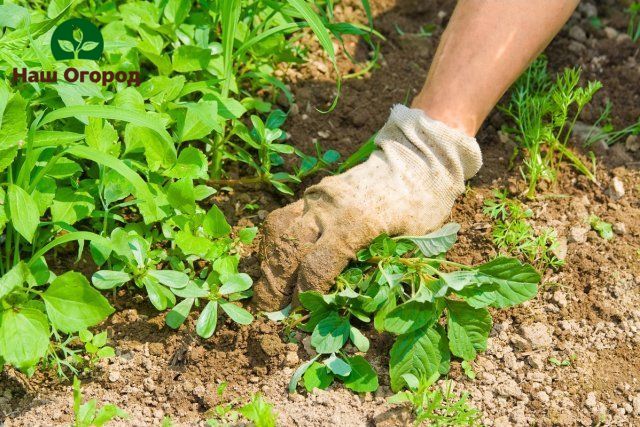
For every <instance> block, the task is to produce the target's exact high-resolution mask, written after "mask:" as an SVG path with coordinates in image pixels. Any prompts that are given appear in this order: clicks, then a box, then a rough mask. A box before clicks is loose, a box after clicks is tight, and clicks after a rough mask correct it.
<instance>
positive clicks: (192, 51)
mask: <svg viewBox="0 0 640 427" xmlns="http://www.w3.org/2000/svg"><path fill="white" fill-rule="evenodd" d="M210 59H211V50H210V49H203V48H200V47H198V46H189V45H182V46H179V47H178V48H177V49H176V50H175V51H174V52H173V61H172V62H173V69H174V71H177V72H179V73H188V72H191V71H200V70H204V69H206V68H207V65H209V60H210Z"/></svg>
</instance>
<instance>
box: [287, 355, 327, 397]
mask: <svg viewBox="0 0 640 427" xmlns="http://www.w3.org/2000/svg"><path fill="white" fill-rule="evenodd" d="M318 357H320V355H319V354H316V355H315V356H314V357H313V358H312V359H311V360H309V361H307V362H304V363H303V364H302V365H300V366H299V367H298V369H296V370H295V372H294V373H293V375H292V376H291V381H289V387H288V390H289V393H293V392H295V391H296V387H297V386H298V381H300V378H302V375H304V373H305V372H306V371H307V369H309V367H310V366H311V365H313V363H314V362H315V361H316V360H318Z"/></svg>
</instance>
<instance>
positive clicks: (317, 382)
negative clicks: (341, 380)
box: [303, 362, 334, 391]
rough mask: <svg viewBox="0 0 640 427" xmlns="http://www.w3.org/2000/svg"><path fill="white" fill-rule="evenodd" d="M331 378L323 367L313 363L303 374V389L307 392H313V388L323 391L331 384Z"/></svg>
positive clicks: (330, 374) (327, 370)
mask: <svg viewBox="0 0 640 427" xmlns="http://www.w3.org/2000/svg"><path fill="white" fill-rule="evenodd" d="M333 378H334V377H333V374H332V373H331V372H330V371H329V369H328V368H327V367H326V366H325V365H323V364H321V363H318V362H313V363H312V364H311V366H309V368H308V369H307V370H306V372H305V373H304V376H303V384H304V388H306V389H307V391H313V389H314V388H319V389H321V390H325V389H326V388H327V387H329V386H330V385H331V384H332V383H333Z"/></svg>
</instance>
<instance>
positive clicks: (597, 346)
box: [0, 0, 640, 426]
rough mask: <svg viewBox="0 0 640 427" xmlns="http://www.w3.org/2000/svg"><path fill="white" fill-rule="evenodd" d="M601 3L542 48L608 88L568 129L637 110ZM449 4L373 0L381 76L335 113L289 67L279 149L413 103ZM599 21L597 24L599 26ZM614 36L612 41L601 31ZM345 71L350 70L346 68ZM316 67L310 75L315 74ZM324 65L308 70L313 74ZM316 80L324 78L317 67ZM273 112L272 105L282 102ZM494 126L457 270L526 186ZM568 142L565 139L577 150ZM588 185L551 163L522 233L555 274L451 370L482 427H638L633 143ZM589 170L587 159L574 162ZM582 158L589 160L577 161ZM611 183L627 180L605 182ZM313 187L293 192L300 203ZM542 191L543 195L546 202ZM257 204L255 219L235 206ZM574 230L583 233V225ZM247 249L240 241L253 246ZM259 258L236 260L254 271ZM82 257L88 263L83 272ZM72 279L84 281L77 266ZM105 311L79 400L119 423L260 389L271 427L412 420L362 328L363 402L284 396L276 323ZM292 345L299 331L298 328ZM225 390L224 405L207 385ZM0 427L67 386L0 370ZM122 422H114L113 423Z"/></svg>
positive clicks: (625, 41)
mask: <svg viewBox="0 0 640 427" xmlns="http://www.w3.org/2000/svg"><path fill="white" fill-rule="evenodd" d="M602 3H605V4H598V6H597V15H596V16H597V17H599V19H600V20H601V23H602V24H603V28H596V27H594V26H593V25H592V24H591V23H590V22H592V21H590V18H592V17H593V10H594V8H595V6H593V4H591V3H585V4H583V5H582V6H581V7H580V8H579V11H578V12H576V13H575V14H574V16H573V18H572V19H571V21H570V22H569V23H568V24H567V25H566V26H565V28H564V29H563V31H562V32H561V34H560V35H559V36H558V37H557V38H556V39H555V40H554V41H553V43H552V45H551V46H550V47H549V48H548V49H547V51H546V55H547V57H548V60H549V64H550V68H551V70H552V71H554V72H556V71H560V70H562V69H563V68H564V67H566V66H570V67H572V66H576V65H579V66H581V67H582V69H583V78H584V79H588V80H594V79H597V80H600V81H601V82H602V83H603V89H602V90H601V91H600V92H598V93H597V95H596V97H595V98H594V101H593V102H592V103H591V104H590V107H588V108H587V109H586V110H585V111H584V112H583V114H582V115H581V117H580V121H582V122H584V123H588V124H591V123H593V122H594V121H595V120H596V119H597V118H598V116H599V112H600V111H601V109H602V107H603V106H604V103H605V100H607V99H609V100H610V101H611V102H612V103H613V109H612V114H611V117H612V122H613V125H614V126H616V128H622V127H625V126H628V125H630V124H632V123H634V122H635V121H636V120H637V119H638V117H639V116H640V86H639V85H638V82H640V64H639V62H638V60H639V58H638V55H639V52H640V44H638V43H637V42H636V43H633V42H632V41H631V40H630V39H629V38H628V37H625V36H624V34H625V31H626V25H627V21H626V17H625V15H624V14H623V13H622V12H621V11H622V10H623V8H622V7H621V6H620V4H619V2H612V1H608V2H602ZM348 5H349V3H348V2H347V5H346V6H345V5H344V4H343V5H339V6H338V9H339V10H338V11H337V12H336V13H337V14H339V15H340V18H341V19H344V20H362V13H361V12H358V11H357V9H355V8H353V9H352V8H351V7H350V6H348ZM453 5H454V2H453V1H437V2H436V1H434V2H427V1H424V0H406V1H405V0H398V1H396V2H392V1H388V0H382V1H373V2H372V6H373V11H374V15H375V21H374V24H375V28H376V29H377V30H378V31H380V32H381V33H382V34H383V35H384V36H385V37H386V40H385V41H383V42H382V43H381V58H380V60H379V67H377V68H374V69H373V70H372V71H371V72H370V73H367V74H366V75H365V76H364V77H362V78H360V79H351V80H346V81H345V82H344V83H343V85H342V93H341V97H340V101H339V103H338V105H337V107H336V108H335V110H334V111H332V112H331V113H328V114H322V113H320V112H318V111H317V110H316V107H317V108H319V109H324V108H326V107H327V106H328V105H329V104H330V103H331V101H332V99H333V97H334V93H335V90H336V87H335V84H334V83H333V82H332V81H331V79H330V74H331V71H330V67H327V66H326V65H324V64H322V65H321V66H318V65H317V63H318V62H320V61H321V60H322V55H320V54H318V55H315V54H313V53H312V58H311V61H310V63H309V64H307V65H305V66H304V67H302V68H301V69H298V70H297V71H295V72H293V71H289V72H287V73H286V74H287V75H288V76H289V79H290V85H291V88H292V92H293V94H294V96H295V99H296V104H297V105H296V107H294V108H293V109H292V114H291V117H290V118H289V120H288V121H287V123H286V125H285V129H286V131H287V132H288V133H289V134H290V140H289V142H291V143H293V144H294V145H296V146H297V147H300V148H301V149H303V151H306V152H308V151H311V150H312V149H313V144H314V141H315V140H317V141H319V142H320V143H321V144H322V147H323V148H324V149H329V148H332V149H335V150H337V151H339V152H340V153H341V154H342V155H343V156H347V155H349V154H351V153H353V152H354V151H355V150H356V149H357V148H358V147H359V146H360V145H361V144H362V142H363V141H365V140H366V139H368V138H369V137H370V136H371V134H372V133H373V132H375V131H376V130H377V129H379V128H380V126H381V125H382V124H383V123H384V121H385V119H386V118H387V115H388V111H389V108H390V107H391V105H392V104H394V103H402V102H404V101H405V99H407V98H411V97H412V96H413V95H415V94H416V93H417V90H418V89H419V88H420V86H421V85H422V83H423V80H424V76H425V75H426V70H427V68H428V65H429V63H430V60H431V57H432V56H433V53H434V50H435V47H436V44H437V40H438V35H439V34H440V32H441V31H442V28H443V25H444V24H446V21H447V17H448V16H450V14H451V11H452V8H453ZM431 23H433V24H436V29H435V31H434V34H433V35H431V36H425V35H424V34H420V32H421V28H422V27H423V26H424V25H426V24H431ZM604 27H606V29H605V28H604ZM614 31H615V32H614ZM347 47H348V48H350V49H353V53H354V54H355V56H356V58H362V57H364V58H366V57H367V54H368V53H367V49H368V47H365V46H364V45H361V44H357V43H355V42H354V43H352V44H351V45H349V44H347ZM346 63H347V61H346V60H345V61H342V62H341V63H340V67H341V69H342V70H344V71H348V67H349V66H350V65H346ZM314 64H315V65H314ZM318 70H320V72H318ZM322 70H326V73H325V72H323V71H322ZM284 102H285V101H283V103H284ZM505 121H506V118H505V117H504V116H503V114H502V113H500V112H498V111H494V112H493V113H492V114H491V116H490V118H489V119H488V120H487V122H486V123H485V125H484V126H483V128H482V130H481V132H480V134H479V136H478V140H479V142H480V145H481V147H482V152H483V158H484V166H483V168H482V169H481V170H480V172H479V174H478V175H477V176H476V177H475V178H474V179H472V180H471V183H470V186H469V189H468V190H467V191H466V193H465V194H464V196H462V197H460V198H459V199H458V201H457V203H456V206H455V209H454V212H453V214H452V218H451V220H452V221H455V222H457V223H459V224H460V225H461V231H460V237H459V241H458V244H457V245H456V246H454V248H453V250H452V251H451V252H450V259H451V260H453V261H457V262H461V263H466V264H478V263H482V262H486V261H487V260H489V259H491V258H492V257H494V256H495V255H496V254H497V252H496V248H495V246H494V244H493V242H492V240H491V230H492V223H491V221H490V218H489V217H488V216H486V215H485V214H484V213H483V203H484V201H485V200H488V199H490V198H491V197H492V191H493V189H503V188H505V189H507V191H508V192H509V194H511V195H516V194H519V193H520V192H521V191H522V190H523V189H525V187H523V185H524V184H523V183H522V182H521V179H520V175H519V172H518V171H517V170H513V169H512V170H509V159H510V157H511V153H512V151H513V143H512V142H511V141H510V140H509V138H508V137H505V136H504V135H501V134H499V130H500V128H501V126H502V125H503V124H504V123H505ZM575 142H576V146H579V145H580V144H579V140H578V138H575ZM595 151H596V155H597V165H598V168H597V180H598V182H597V183H592V182H590V181H589V180H588V179H586V177H584V176H582V175H580V174H579V173H578V172H576V171H575V170H574V169H573V168H570V167H568V166H566V167H564V166H563V169H562V171H561V173H560V174H559V176H558V180H557V183H556V186H555V187H551V188H548V189H547V191H546V192H545V193H544V194H545V195H546V196H547V197H540V198H539V199H538V200H536V201H533V202H527V205H528V207H529V208H531V209H532V211H533V213H534V215H533V218H532V220H531V221H532V223H533V224H534V227H536V228H537V227H540V228H541V227H551V228H553V229H555V230H556V232H557V235H558V236H559V242H560V248H559V250H558V252H559V254H558V256H559V257H560V258H563V259H565V265H564V266H563V267H561V268H560V269H559V270H557V271H553V270H551V269H549V270H547V271H546V272H543V281H542V286H541V287H540V292H539V294H538V296H537V297H536V298H535V299H534V300H532V301H529V302H526V303H524V304H523V305H520V306H517V307H515V308H512V309H508V310H501V311H495V312H493V313H492V314H493V315H494V327H493V330H492V332H491V335H490V338H489V342H488V348H487V351H486V353H481V354H480V355H479V356H478V359H477V360H476V361H475V362H474V364H473V366H474V369H475V372H476V378H475V379H474V380H471V379H469V378H467V377H465V376H464V374H463V373H462V370H461V368H460V364H459V363H458V362H454V363H452V371H451V373H450V375H449V377H450V378H451V379H452V380H453V382H454V385H455V390H456V391H457V392H462V391H467V392H468V393H469V394H470V402H471V404H472V405H473V406H475V407H476V408H477V409H478V410H479V411H480V412H481V414H482V422H483V424H485V425H489V426H490V425H496V426H507V425H519V426H527V425H534V424H538V425H567V426H568V425H575V424H576V423H577V424H580V425H592V424H593V425H595V424H598V423H599V422H602V423H604V424H606V425H635V424H638V423H640V356H638V355H636V349H637V347H638V345H639V344H640V334H639V333H638V330H639V329H640V310H639V309H638V307H640V252H639V251H640V198H639V197H638V196H639V193H640V172H639V171H640V150H639V149H637V146H633V143H632V142H630V143H628V144H626V145H625V141H622V142H619V143H617V144H615V145H612V146H611V147H606V146H604V145H603V146H599V147H596V149H595ZM584 159H587V157H586V154H585V157H584ZM585 161H588V160H585ZM614 178H615V179H616V180H619V181H620V182H621V183H622V187H623V188H624V194H623V195H622V194H620V192H619V187H617V189H615V188H613V187H614V185H613V181H614ZM318 179H319V176H315V177H313V178H311V179H307V180H305V181H304V183H303V185H301V186H299V187H297V188H296V189H295V191H296V193H297V194H298V195H300V194H301V193H302V191H303V190H304V188H305V187H306V186H308V185H310V184H312V183H313V182H315V181H317V180H318ZM553 195H555V196H553ZM294 199H295V198H294V197H287V196H282V195H281V194H277V193H275V192H273V191H268V190H263V189H258V188H237V189H235V190H234V191H232V192H224V191H223V192H221V193H220V194H219V195H217V196H216V199H215V201H216V203H217V204H218V205H219V206H220V207H221V209H222V210H223V211H224V213H225V214H226V216H227V218H228V220H229V222H230V223H232V224H236V223H237V224H239V225H242V226H250V225H259V224H260V223H261V222H262V220H263V219H264V217H265V215H266V213H267V212H268V211H271V210H273V209H275V208H277V207H280V206H283V205H285V204H287V203H289V202H291V201H293V200H294ZM247 203H255V204H257V205H259V206H260V209H259V210H258V211H257V212H254V213H247V212H246V211H243V210H242V209H241V208H240V206H244V205H246V204H247ZM590 214H594V215H597V216H599V217H600V218H602V219H603V220H605V221H607V222H609V223H611V224H613V225H614V229H615V231H616V235H615V237H614V238H613V239H611V240H605V239H603V238H601V237H600V236H599V235H598V234H597V233H596V231H594V230H591V229H590V227H589V226H588V224H587V223H585V218H587V217H588V216H589V215H590ZM583 229H585V230H583ZM252 248H253V247H252ZM254 249H255V248H253V249H252V250H251V251H250V252H249V253H246V254H245V259H243V261H242V263H241V265H242V266H243V267H242V268H243V269H244V270H243V271H246V272H247V273H249V274H250V275H252V276H254V277H255V276H257V275H259V271H258V265H257V262H256V259H255V250H254ZM82 263H85V264H86V265H83V264H82ZM75 269H76V270H79V271H83V272H86V273H87V274H91V272H92V267H91V265H90V261H89V260H88V259H83V260H82V261H81V264H80V266H79V267H78V266H76V267H75ZM110 301H111V303H112V304H113V305H114V307H115V308H116V311H115V313H114V314H113V315H112V316H111V317H110V319H109V320H108V321H107V322H106V330H107V331H108V332H109V337H110V345H111V346H113V347H114V348H115V349H116V357H114V358H110V359H103V360H101V361H99V362H98V364H97V366H96V367H95V368H94V369H93V370H92V371H90V372H88V373H87V374H86V375H84V376H83V377H82V381H83V392H84V394H85V396H86V397H87V398H96V399H98V401H99V402H101V403H105V402H110V403H115V404H117V405H118V406H119V407H120V408H122V409H123V410H125V411H126V412H127V413H128V414H129V415H130V417H131V418H130V419H129V421H126V422H122V421H121V422H120V423H122V424H123V425H124V424H127V425H129V424H131V425H151V424H153V425H159V424H160V423H161V422H162V420H163V418H165V417H169V418H170V419H171V421H172V422H173V423H174V424H175V425H196V424H204V421H205V420H206V419H207V418H208V414H210V413H211V411H215V408H216V407H217V406H219V405H224V404H225V403H228V402H230V401H232V400H234V399H237V401H239V402H246V401H247V400H248V399H249V397H250V396H251V395H252V394H253V393H255V392H261V393H262V395H263V396H264V398H265V400H267V401H268V402H270V403H272V404H274V405H275V410H276V412H278V414H279V416H278V420H279V422H280V423H281V424H282V425H300V426H329V425H341V426H367V425H381V426H395V425H403V424H405V423H408V422H410V419H411V415H410V413H409V412H407V411H405V410H403V409H400V408H398V407H394V406H393V405H389V404H388V403H386V398H387V397H389V396H391V395H392V394H393V393H392V392H391V390H390V388H389V384H388V382H389V380H388V372H387V371H386V370H387V366H388V354H389V348H390V346H391V344H392V341H391V340H390V339H389V338H388V337H387V336H385V335H377V334H371V335H370V338H371V339H372V346H371V350H369V353H368V358H369V360H370V361H371V362H372V364H373V365H374V367H375V368H376V369H377V370H378V373H379V378H380V383H381V387H380V388H379V389H378V390H377V391H376V392H375V393H373V394H371V393H366V394H361V395H358V394H355V393H353V392H351V391H349V390H347V389H345V388H344V387H342V386H341V385H339V384H336V385H334V386H332V387H331V388H330V389H329V390H326V391H323V390H317V389H316V390H315V391H314V392H311V393H308V394H307V393H298V394H289V393H288V392H287V384H288V382H289V380H290V378H291V375H292V374H293V372H294V370H295V369H296V368H297V367H298V366H299V365H300V363H302V362H303V361H306V360H309V359H310V357H311V354H310V351H312V350H311V349H310V347H309V346H308V345H302V344H301V345H298V344H295V343H291V342H287V340H286V339H285V336H284V334H283V328H282V326H281V325H279V324H277V323H274V322H271V321H269V320H267V319H265V318H264V317H258V318H257V320H256V321H255V322H254V323H252V324H251V325H248V326H239V325H237V324H236V323H233V322H231V321H230V320H229V319H226V321H225V322H224V324H220V325H219V329H218V331H217V332H216V334H215V335H214V336H213V337H211V338H209V339H206V340H204V339H202V338H200V337H198V336H197V335H196V334H195V331H194V329H195V321H196V319H197V316H195V315H194V314H193V313H192V315H191V316H190V317H189V318H188V319H187V321H186V322H185V324H184V325H183V326H181V327H180V329H179V330H177V331H174V330H172V329H170V328H168V327H167V326H166V325H165V321H164V314H159V313H158V312H157V311H156V310H155V309H154V308H153V307H152V306H151V305H150V304H149V303H148V302H147V301H146V300H143V299H142V298H139V297H137V296H135V295H134V294H132V293H131V292H130V291H125V290H121V291H118V293H117V294H116V295H115V296H114V297H113V298H111V300H110ZM297 338H299V339H301V340H302V342H303V344H304V342H305V341H304V339H303V338H304V336H303V335H300V334H298V335H297ZM224 382H226V383H228V386H227V388H226V390H225V391H224V393H222V395H220V394H219V393H218V392H217V390H218V387H219V385H220V384H221V383H224ZM0 390H1V391H0V422H4V423H5V425H7V426H14V425H15V426H17V425H52V424H54V425H58V424H68V423H69V422H70V421H71V419H72V409H71V399H72V393H71V391H70V390H71V387H70V385H69V384H68V383H65V382H61V381H60V380H59V378H58V377H57V376H55V374H54V373H53V372H38V373H36V374H35V375H34V376H33V377H32V378H29V379H27V378H26V377H25V376H23V375H22V374H20V373H17V372H16V371H13V370H10V369H6V370H5V371H4V372H3V373H2V374H0ZM118 423H119V422H116V423H115V425H117V424H118Z"/></svg>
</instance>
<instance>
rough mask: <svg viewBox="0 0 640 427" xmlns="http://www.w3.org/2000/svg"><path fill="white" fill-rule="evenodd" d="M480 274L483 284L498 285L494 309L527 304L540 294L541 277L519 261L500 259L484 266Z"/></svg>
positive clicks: (481, 267)
mask: <svg viewBox="0 0 640 427" xmlns="http://www.w3.org/2000/svg"><path fill="white" fill-rule="evenodd" d="M478 272H479V274H480V276H481V280H482V282H483V283H491V284H496V285H498V288H497V289H496V290H495V291H493V297H494V298H493V303H492V304H491V305H492V306H494V307H498V308H504V307H510V306H513V305H516V304H520V303H522V302H525V301H527V300H529V299H531V298H533V297H534V296H535V295H536V293H537V292H538V283H539V282H540V275H539V274H538V273H537V272H536V270H535V269H534V268H533V267H532V266H530V265H529V264H522V263H520V261H518V260H517V259H513V258H505V257H498V258H496V259H494V260H493V261H490V262H488V263H486V264H482V265H480V266H479V267H478Z"/></svg>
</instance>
